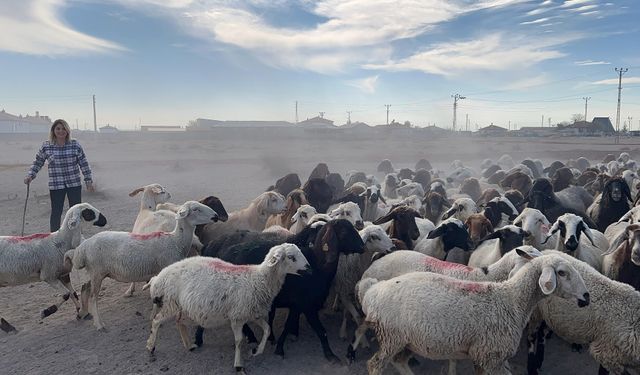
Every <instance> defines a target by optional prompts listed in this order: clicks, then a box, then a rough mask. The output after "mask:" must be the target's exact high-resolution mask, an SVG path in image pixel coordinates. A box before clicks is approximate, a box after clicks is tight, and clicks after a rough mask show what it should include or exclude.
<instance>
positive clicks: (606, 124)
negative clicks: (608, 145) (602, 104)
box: [591, 117, 616, 134]
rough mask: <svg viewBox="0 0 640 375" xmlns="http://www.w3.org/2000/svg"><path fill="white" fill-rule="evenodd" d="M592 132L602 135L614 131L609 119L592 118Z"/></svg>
mask: <svg viewBox="0 0 640 375" xmlns="http://www.w3.org/2000/svg"><path fill="white" fill-rule="evenodd" d="M591 123H592V124H593V128H594V130H597V131H600V132H602V133H603V134H613V133H615V132H616V130H615V129H614V128H613V124H611V119H610V118H608V117H594V118H593V121H591Z"/></svg>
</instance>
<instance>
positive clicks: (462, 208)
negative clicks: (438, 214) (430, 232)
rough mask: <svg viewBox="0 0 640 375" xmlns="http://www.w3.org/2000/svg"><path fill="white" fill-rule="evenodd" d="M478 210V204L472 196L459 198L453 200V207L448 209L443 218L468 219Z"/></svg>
mask: <svg viewBox="0 0 640 375" xmlns="http://www.w3.org/2000/svg"><path fill="white" fill-rule="evenodd" d="M477 212H478V206H477V205H476V202H474V201H473V199H470V198H458V199H456V200H455V202H453V205H451V208H450V209H449V210H447V212H445V213H444V215H442V219H443V220H446V219H448V218H450V217H455V218H456V219H458V220H460V221H463V220H467V218H468V217H469V216H471V215H473V214H475V213H477Z"/></svg>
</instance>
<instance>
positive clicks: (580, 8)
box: [569, 5, 598, 12]
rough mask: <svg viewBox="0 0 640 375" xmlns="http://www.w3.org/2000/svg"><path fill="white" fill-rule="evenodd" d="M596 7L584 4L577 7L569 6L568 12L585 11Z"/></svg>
mask: <svg viewBox="0 0 640 375" xmlns="http://www.w3.org/2000/svg"><path fill="white" fill-rule="evenodd" d="M596 8H598V6H597V5H585V6H581V7H577V8H571V9H569V11H570V12H586V11H588V10H592V9H596Z"/></svg>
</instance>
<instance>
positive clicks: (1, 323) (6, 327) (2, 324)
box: [0, 318, 18, 333]
mask: <svg viewBox="0 0 640 375" xmlns="http://www.w3.org/2000/svg"><path fill="white" fill-rule="evenodd" d="M0 329H1V330H3V331H4V332H6V333H10V332H17V331H18V330H17V329H16V327H14V326H12V325H11V323H9V322H7V321H6V320H4V318H0Z"/></svg>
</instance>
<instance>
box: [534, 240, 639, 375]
mask: <svg viewBox="0 0 640 375" xmlns="http://www.w3.org/2000/svg"><path fill="white" fill-rule="evenodd" d="M542 253H543V254H544V256H543V258H544V257H547V256H550V255H554V256H559V257H562V258H563V259H565V260H566V261H567V262H569V264H571V265H572V266H573V267H574V268H575V269H576V270H578V272H579V274H580V276H582V278H583V279H584V282H585V284H586V286H587V289H589V294H590V296H591V304H590V305H589V306H588V307H586V308H584V309H579V308H576V307H575V305H574V304H572V303H570V302H569V301H565V300H562V299H559V298H548V299H545V300H543V301H541V302H540V303H539V304H538V306H537V308H536V310H535V311H534V313H533V314H532V316H531V321H530V322H529V340H530V341H529V343H530V345H531V347H530V348H529V352H530V354H529V356H530V358H531V357H538V356H539V355H540V354H541V353H536V348H537V347H539V346H538V345H539V343H536V342H535V341H534V340H533V338H534V337H535V336H537V331H538V329H539V327H540V324H541V323H542V321H543V320H544V322H545V323H546V325H547V326H548V328H549V329H551V330H552V331H553V333H554V335H555V336H558V337H560V338H562V339H563V340H565V341H567V342H570V343H575V344H579V345H589V352H590V353H591V356H592V357H593V358H594V359H595V360H596V361H597V362H598V363H600V364H601V365H602V366H603V367H604V368H605V369H606V370H608V371H610V372H611V373H612V374H616V375H620V374H624V373H626V372H625V368H628V369H635V370H636V371H638V370H640V323H639V322H640V293H639V292H638V291H637V290H634V288H633V287H631V286H630V285H627V284H624V283H620V282H617V281H613V280H611V279H609V278H608V277H606V276H604V275H602V274H600V273H599V272H598V271H596V270H595V269H593V267H591V266H589V265H588V264H586V263H585V262H582V261H579V260H577V259H575V258H573V257H571V256H570V255H569V254H565V253H562V252H559V251H556V250H544V251H543V252H542ZM541 364H542V363H540V362H539V363H537V364H535V367H534V368H539V367H540V365H541ZM529 367H532V366H531V364H529ZM600 373H602V372H600Z"/></svg>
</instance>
